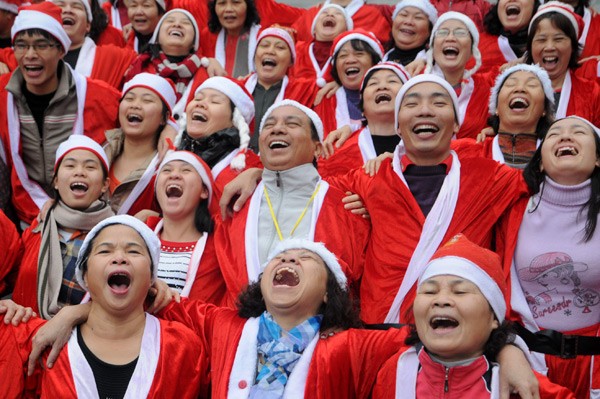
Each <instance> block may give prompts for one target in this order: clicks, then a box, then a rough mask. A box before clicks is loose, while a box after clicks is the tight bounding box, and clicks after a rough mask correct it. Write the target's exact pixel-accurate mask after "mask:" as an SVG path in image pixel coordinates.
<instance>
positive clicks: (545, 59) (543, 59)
mask: <svg viewBox="0 0 600 399" xmlns="http://www.w3.org/2000/svg"><path fill="white" fill-rule="evenodd" d="M542 61H544V62H558V57H544V58H542Z"/></svg>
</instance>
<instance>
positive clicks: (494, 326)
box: [86, 283, 500, 329]
mask: <svg viewBox="0 0 600 399" xmlns="http://www.w3.org/2000/svg"><path fill="white" fill-rule="evenodd" d="M86 284H87V283H86ZM492 317H493V318H494V320H493V321H492V329H496V328H498V327H500V323H499V322H498V319H496V317H495V316H494V315H493V314H492Z"/></svg>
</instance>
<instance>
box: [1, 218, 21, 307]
mask: <svg viewBox="0 0 600 399" xmlns="http://www.w3.org/2000/svg"><path fill="white" fill-rule="evenodd" d="M0 248H2V252H3V255H2V260H1V261H0V296H3V295H4V294H5V293H7V292H10V291H12V287H13V284H14V281H13V280H14V278H15V276H14V275H13V274H14V273H16V271H17V270H18V269H17V268H18V266H19V264H21V257H22V256H23V245H22V241H21V237H20V236H19V233H18V232H17V229H16V227H15V225H14V223H13V222H12V221H11V220H10V219H9V218H8V217H7V216H6V215H5V214H4V212H2V211H0Z"/></svg>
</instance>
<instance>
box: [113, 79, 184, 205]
mask: <svg viewBox="0 0 600 399" xmlns="http://www.w3.org/2000/svg"><path fill="white" fill-rule="evenodd" d="M174 103H175V90H174V89H173V85H172V84H171V83H170V82H168V81H167V80H165V79H163V78H161V77H159V76H156V75H151V74H149V73H141V74H139V75H137V76H136V77H135V78H133V79H132V80H130V81H129V82H127V83H125V86H124V88H123V98H121V103H120V104H119V123H120V124H121V127H120V128H118V129H113V130H108V131H107V132H106V141H107V144H106V146H105V149H106V153H107V154H108V157H109V159H110V160H111V168H110V171H109V175H108V176H109V179H110V186H109V192H110V203H111V207H112V208H113V210H114V211H115V212H117V213H119V214H131V215H134V214H135V213H137V212H139V211H140V210H143V209H156V208H157V207H156V204H155V203H154V184H153V181H154V177H155V174H156V169H157V167H158V164H159V163H158V153H157V146H158V139H159V135H160V133H161V132H162V130H163V128H164V127H165V124H166V123H167V120H168V119H169V116H170V115H171V109H172V107H173V105H174Z"/></svg>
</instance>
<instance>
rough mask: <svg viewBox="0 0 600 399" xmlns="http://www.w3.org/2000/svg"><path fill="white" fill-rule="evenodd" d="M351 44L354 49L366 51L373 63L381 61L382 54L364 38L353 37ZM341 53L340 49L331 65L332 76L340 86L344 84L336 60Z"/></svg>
mask: <svg viewBox="0 0 600 399" xmlns="http://www.w3.org/2000/svg"><path fill="white" fill-rule="evenodd" d="M350 45H351V46H352V48H353V49H354V51H366V52H367V53H368V54H369V55H370V56H371V63H372V64H373V65H375V64H378V63H379V61H381V56H380V55H379V54H377V52H375V50H373V48H372V47H371V46H370V45H369V44H368V43H367V42H365V41H364V40H360V39H352V40H350ZM339 54H340V52H339V50H338V51H337V52H336V53H335V54H334V55H333V60H332V66H331V76H333V79H334V80H335V81H336V83H337V84H339V85H340V86H341V85H342V81H341V80H340V76H339V75H338V73H337V69H336V65H335V64H336V62H337V58H338V55H339Z"/></svg>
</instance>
